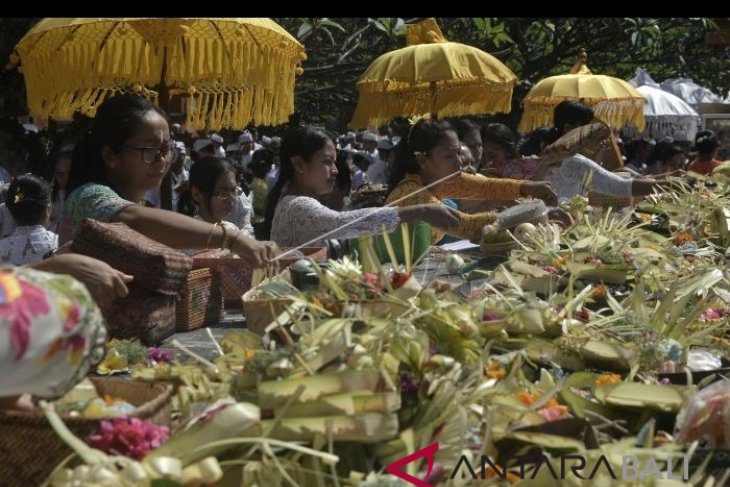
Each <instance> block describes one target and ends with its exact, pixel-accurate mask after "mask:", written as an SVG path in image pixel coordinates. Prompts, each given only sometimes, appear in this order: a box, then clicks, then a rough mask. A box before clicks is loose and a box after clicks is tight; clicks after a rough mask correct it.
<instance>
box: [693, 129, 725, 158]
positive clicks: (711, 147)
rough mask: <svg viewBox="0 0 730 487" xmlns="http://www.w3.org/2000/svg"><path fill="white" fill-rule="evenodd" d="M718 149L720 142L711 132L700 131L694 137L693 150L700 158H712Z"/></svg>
mask: <svg viewBox="0 0 730 487" xmlns="http://www.w3.org/2000/svg"><path fill="white" fill-rule="evenodd" d="M718 147H720V141H719V140H718V138H717V135H715V132H713V131H712V130H700V131H699V132H697V136H696V137H695V148H696V149H697V152H699V154H700V157H702V158H704V159H706V158H709V157H711V156H712V153H713V152H714V151H715V150H716V149H717V148H718Z"/></svg>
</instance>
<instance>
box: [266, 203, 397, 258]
mask: <svg viewBox="0 0 730 487" xmlns="http://www.w3.org/2000/svg"><path fill="white" fill-rule="evenodd" d="M353 222H354V223H353ZM399 224H400V217H399V216H398V210H396V209H395V208H363V209H361V210H352V211H342V212H340V211H335V210H331V209H329V208H327V207H326V206H324V205H323V204H322V203H320V202H319V201H317V200H315V199H314V198H309V197H307V196H294V195H285V196H283V197H282V198H281V199H280V200H279V204H277V205H276V210H275V211H274V219H273V222H272V224H271V240H273V241H274V242H276V243H277V244H278V245H279V246H280V247H296V246H298V245H302V244H304V243H306V242H309V241H310V240H313V239H316V238H318V237H321V236H322V235H325V234H327V233H328V232H331V231H333V230H336V231H335V232H334V233H332V234H329V235H327V236H326V237H324V239H320V240H318V241H317V242H315V243H313V244H311V245H313V246H326V245H327V240H329V239H347V238H356V237H359V236H364V235H374V234H378V233H380V232H382V231H383V226H385V229H386V230H387V231H388V232H392V231H393V230H395V229H396V228H398V225H399ZM345 225H347V226H345Z"/></svg>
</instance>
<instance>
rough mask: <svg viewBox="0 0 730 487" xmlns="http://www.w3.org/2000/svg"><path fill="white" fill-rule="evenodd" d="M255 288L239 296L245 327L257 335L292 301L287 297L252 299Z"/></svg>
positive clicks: (262, 332) (261, 333)
mask: <svg viewBox="0 0 730 487" xmlns="http://www.w3.org/2000/svg"><path fill="white" fill-rule="evenodd" d="M254 291H255V289H251V290H249V291H247V292H246V293H245V294H244V295H243V297H242V298H241V302H242V305H243V316H245V317H246V328H247V329H248V330H250V331H252V332H254V333H256V334H258V335H263V334H264V330H265V329H266V327H267V326H269V325H270V324H271V322H272V321H274V320H275V319H276V317H277V316H279V315H280V314H281V313H283V312H284V311H285V310H286V307H287V306H289V305H290V304H291V303H293V302H294V300H292V299H288V298H272V299H252V297H251V296H252V293H253V292H254Z"/></svg>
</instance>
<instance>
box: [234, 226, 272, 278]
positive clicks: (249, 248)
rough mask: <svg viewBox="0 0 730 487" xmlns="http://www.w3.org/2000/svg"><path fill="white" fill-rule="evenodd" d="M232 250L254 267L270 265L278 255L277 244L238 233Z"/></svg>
mask: <svg viewBox="0 0 730 487" xmlns="http://www.w3.org/2000/svg"><path fill="white" fill-rule="evenodd" d="M231 250H232V251H233V252H235V253H236V254H238V255H239V257H241V259H243V260H244V261H246V263H248V264H249V265H250V266H251V267H253V268H254V269H259V268H262V267H266V266H267V265H269V264H270V263H271V262H272V261H273V260H274V258H275V257H276V245H274V244H272V243H266V242H259V241H257V240H254V239H252V238H248V237H244V236H243V235H242V234H241V233H240V232H239V233H238V234H236V236H235V238H234V240H233V244H232V245H231Z"/></svg>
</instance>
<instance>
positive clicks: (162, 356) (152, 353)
mask: <svg viewBox="0 0 730 487" xmlns="http://www.w3.org/2000/svg"><path fill="white" fill-rule="evenodd" d="M147 356H148V357H149V358H150V360H154V361H155V362H157V363H170V362H172V360H173V359H174V358H175V355H174V354H173V353H172V352H166V351H165V350H160V349H159V348H157V347H148V348H147Z"/></svg>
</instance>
